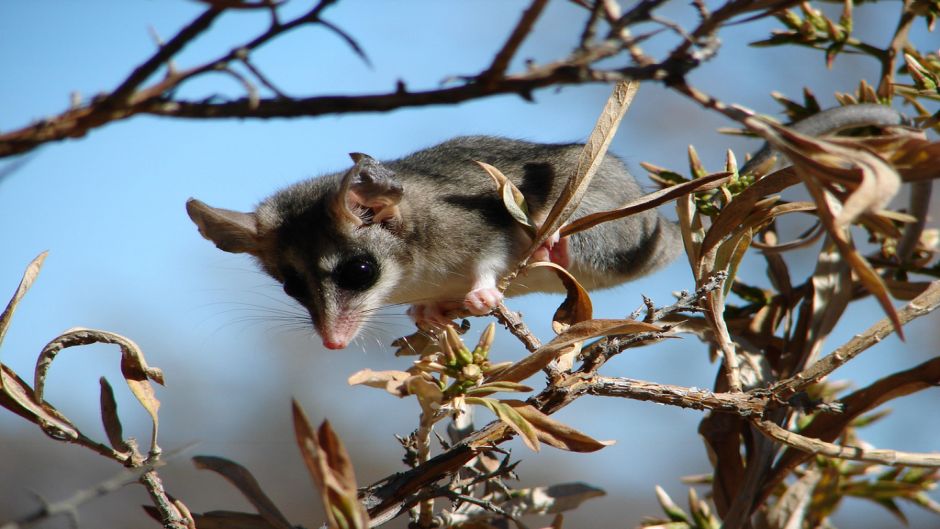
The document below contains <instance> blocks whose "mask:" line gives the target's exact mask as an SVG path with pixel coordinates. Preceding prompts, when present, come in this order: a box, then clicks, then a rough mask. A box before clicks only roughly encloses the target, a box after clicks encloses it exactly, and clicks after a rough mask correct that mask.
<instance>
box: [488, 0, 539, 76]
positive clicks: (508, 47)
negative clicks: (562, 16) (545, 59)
mask: <svg viewBox="0 0 940 529" xmlns="http://www.w3.org/2000/svg"><path fill="white" fill-rule="evenodd" d="M546 4H548V0H534V1H533V2H532V4H530V5H529V7H528V9H526V10H525V12H523V13H522V18H521V19H519V22H518V23H517V24H516V27H515V29H513V30H512V33H511V34H510V35H509V38H508V39H506V42H505V43H504V44H503V47H502V48H500V50H499V52H497V53H496V57H495V58H494V59H493V63H492V64H491V65H490V67H489V68H488V69H487V70H486V71H484V72H483V73H481V74H480V75H479V76H478V78H479V80H480V81H481V82H482V83H483V84H486V85H489V84H492V83H493V81H494V80H496V79H499V78H501V77H503V75H504V74H505V73H506V68H508V67H509V62H510V61H511V60H512V58H513V56H515V54H516V51H518V49H519V46H520V45H522V41H523V40H525V38H526V36H528V35H529V33H530V32H531V31H532V26H533V25H535V21H536V20H538V18H539V15H540V14H542V10H543V9H544V8H545V6H546Z"/></svg>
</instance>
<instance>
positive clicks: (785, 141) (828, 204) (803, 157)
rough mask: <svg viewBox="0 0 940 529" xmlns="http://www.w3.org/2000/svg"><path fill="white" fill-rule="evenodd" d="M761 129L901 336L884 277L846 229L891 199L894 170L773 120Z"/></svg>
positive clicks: (864, 154)
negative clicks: (845, 193) (841, 191)
mask: <svg viewBox="0 0 940 529" xmlns="http://www.w3.org/2000/svg"><path fill="white" fill-rule="evenodd" d="M761 132H762V134H763V135H764V137H765V138H766V139H767V141H768V142H769V143H770V144H771V145H773V146H774V148H776V149H777V150H778V151H779V152H781V153H783V154H785V155H786V156H787V157H788V158H789V159H790V161H791V162H792V163H793V168H794V171H795V172H796V174H797V176H799V177H800V179H801V180H802V181H803V183H804V185H805V186H806V188H807V189H808V190H809V192H810V195H811V196H812V197H813V200H814V201H815V202H816V206H817V208H818V209H817V215H818V216H819V219H820V220H821V221H822V224H823V226H824V227H825V228H826V231H827V232H828V233H829V236H830V237H831V238H832V240H833V241H835V243H836V245H837V246H838V248H839V251H840V252H841V253H842V256H843V258H844V259H845V261H846V262H847V263H848V264H849V266H851V268H852V271H853V272H855V274H856V276H858V279H859V281H860V282H861V283H862V285H864V287H865V288H866V289H867V290H868V291H869V292H870V293H871V294H872V295H873V296H874V297H875V299H877V300H878V303H879V304H880V305H881V307H882V309H883V310H884V311H885V314H887V315H888V317H889V318H890V319H891V321H892V324H893V325H894V328H895V330H896V331H897V333H898V337H899V338H901V339H902V340H903V339H904V330H903V329H902V328H901V323H900V321H899V320H898V316H897V311H895V309H894V306H893V305H892V304H891V300H890V298H889V297H888V289H887V287H886V286H885V284H884V281H882V279H881V276H880V275H879V274H878V273H877V272H876V271H875V270H874V269H873V268H872V266H871V265H870V264H869V263H868V261H867V260H866V259H865V258H864V257H862V255H861V254H860V253H858V251H857V250H856V249H855V247H854V246H853V244H852V242H851V238H850V235H849V233H848V230H847V229H846V227H847V226H848V224H849V223H851V222H853V221H854V220H855V219H857V218H858V216H859V215H861V213H863V212H867V211H875V210H877V209H880V208H881V207H882V206H883V204H884V201H885V200H887V199H890V198H891V196H892V193H893V192H894V191H896V190H897V184H898V183H899V179H898V177H897V174H896V173H895V172H894V170H893V169H892V168H891V167H890V165H888V164H887V163H886V162H885V161H884V160H883V159H882V158H880V157H878V156H877V155H875V154H873V153H872V152H870V151H868V150H865V149H851V148H848V147H845V146H844V145H839V144H837V143H836V142H832V141H829V140H824V139H820V138H812V137H809V136H804V135H802V134H799V133H796V132H793V131H791V130H789V129H787V128H785V127H781V126H778V125H774V124H763V125H762V126H761ZM835 184H838V185H840V186H845V187H847V188H848V189H849V190H850V195H849V199H847V203H846V204H842V203H840V202H839V201H838V200H837V199H836V198H835V197H834V196H833V195H832V194H831V193H830V191H829V189H830V188H832V186H833V185H835Z"/></svg>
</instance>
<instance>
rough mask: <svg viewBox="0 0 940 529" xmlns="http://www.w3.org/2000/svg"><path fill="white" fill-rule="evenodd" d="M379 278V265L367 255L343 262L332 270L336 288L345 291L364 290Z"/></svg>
mask: <svg viewBox="0 0 940 529" xmlns="http://www.w3.org/2000/svg"><path fill="white" fill-rule="evenodd" d="M378 278H379V265H378V263H376V262H375V259H373V258H372V257H371V256H369V255H361V256H357V257H353V258H352V259H349V260H347V261H344V262H343V263H341V264H340V265H339V266H337V267H336V268H335V269H334V270H333V281H335V282H336V286H338V287H339V288H342V289H345V290H365V289H367V288H369V287H371V286H372V285H374V284H375V282H376V280H378Z"/></svg>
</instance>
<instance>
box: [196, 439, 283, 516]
mask: <svg viewBox="0 0 940 529" xmlns="http://www.w3.org/2000/svg"><path fill="white" fill-rule="evenodd" d="M193 463H194V464H195V465H196V468H200V469H204V470H211V471H213V472H216V473H217V474H219V475H221V476H222V477H223V478H225V479H226V480H227V481H228V482H229V483H231V484H232V485H234V486H235V488H237V489H238V491H239V492H241V493H242V495H243V496H244V497H245V499H247V500H248V501H249V502H250V503H251V504H252V505H253V506H254V508H255V509H257V510H258V514H259V515H260V516H261V518H262V519H263V520H264V521H265V522H266V524H267V525H266V526H267V527H273V528H274V529H292V526H291V524H290V522H288V521H287V518H285V517H284V515H283V514H281V511H280V510H278V508H277V507H276V506H275V505H274V502H272V501H271V499H270V498H268V496H267V494H265V493H264V490H262V488H261V485H259V484H258V480H256V479H255V477H254V476H253V475H251V472H249V471H248V469H246V468H245V467H243V466H241V465H239V464H238V463H235V462H234V461H230V460H228V459H225V458H222V457H214V456H196V457H194V458H193ZM233 514H234V513H233ZM249 516H251V515H249ZM247 520H251V518H247ZM199 527H202V526H199Z"/></svg>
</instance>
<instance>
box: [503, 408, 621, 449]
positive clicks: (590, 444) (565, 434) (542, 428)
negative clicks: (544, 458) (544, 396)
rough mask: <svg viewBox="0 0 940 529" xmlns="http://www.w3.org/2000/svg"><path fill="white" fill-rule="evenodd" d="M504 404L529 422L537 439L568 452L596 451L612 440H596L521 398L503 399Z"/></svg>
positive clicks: (609, 443)
mask: <svg viewBox="0 0 940 529" xmlns="http://www.w3.org/2000/svg"><path fill="white" fill-rule="evenodd" d="M502 402H503V403H504V404H506V405H508V406H511V407H512V408H514V409H515V410H516V411H517V412H519V415H521V416H522V417H524V418H525V419H526V420H527V421H528V422H529V424H531V425H532V426H533V427H534V428H535V431H536V433H537V434H538V438H539V441H542V442H543V443H545V444H547V445H549V446H554V447H555V448H559V449H561V450H568V451H570V452H596V451H598V450H600V449H601V448H604V447H605V446H610V445H612V444H614V443H613V441H598V440H596V439H594V438H592V437H590V436H588V435H586V434H584V433H581V432H580V431H578V430H576V429H575V428H572V427H571V426H568V425H567V424H563V423H560V422H558V421H556V420H555V419H552V418H551V417H549V416H548V415H545V414H544V413H542V412H541V411H539V410H538V409H536V408H535V407H534V406H532V405H531V404H527V403H525V402H523V401H521V400H504V401H502Z"/></svg>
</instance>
